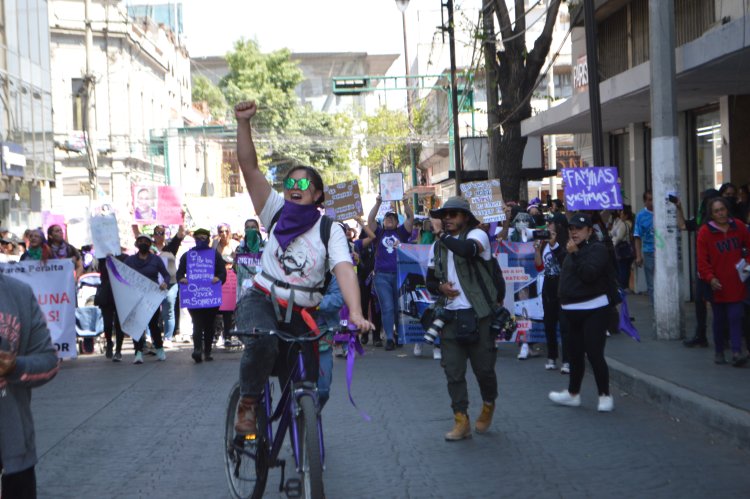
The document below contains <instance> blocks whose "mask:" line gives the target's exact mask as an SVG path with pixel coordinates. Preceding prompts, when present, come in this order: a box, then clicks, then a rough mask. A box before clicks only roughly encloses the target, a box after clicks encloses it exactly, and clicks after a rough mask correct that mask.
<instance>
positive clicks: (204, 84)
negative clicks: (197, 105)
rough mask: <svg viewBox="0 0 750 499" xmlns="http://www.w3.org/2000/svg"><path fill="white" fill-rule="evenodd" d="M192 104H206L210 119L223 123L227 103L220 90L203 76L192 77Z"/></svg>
mask: <svg viewBox="0 0 750 499" xmlns="http://www.w3.org/2000/svg"><path fill="white" fill-rule="evenodd" d="M193 102H206V103H207V104H208V109H209V112H210V113H211V118H213V119H214V120H217V121H223V120H224V119H225V117H226V114H227V101H226V99H224V94H223V93H222V92H221V89H220V88H219V87H217V86H216V85H214V84H213V83H211V80H209V79H208V78H206V77H205V76H203V75H195V76H193Z"/></svg>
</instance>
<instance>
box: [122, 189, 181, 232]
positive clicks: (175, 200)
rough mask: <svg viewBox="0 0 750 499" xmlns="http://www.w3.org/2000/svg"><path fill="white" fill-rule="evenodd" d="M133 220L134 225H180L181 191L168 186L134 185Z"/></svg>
mask: <svg viewBox="0 0 750 499" xmlns="http://www.w3.org/2000/svg"><path fill="white" fill-rule="evenodd" d="M133 218H134V221H135V223H138V224H141V225H146V224H155V223H160V224H164V225H181V224H182V222H183V216H182V194H181V191H180V190H179V189H178V188H177V187H173V186H168V185H160V186H155V185H134V186H133Z"/></svg>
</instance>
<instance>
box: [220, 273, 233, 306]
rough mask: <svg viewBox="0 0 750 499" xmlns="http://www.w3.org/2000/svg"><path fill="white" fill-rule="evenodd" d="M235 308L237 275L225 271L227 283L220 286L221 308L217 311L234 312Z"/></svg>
mask: <svg viewBox="0 0 750 499" xmlns="http://www.w3.org/2000/svg"><path fill="white" fill-rule="evenodd" d="M235 308H237V274H235V273H234V270H232V269H227V281H226V282H225V283H224V284H223V285H222V286H221V306H220V307H219V310H221V311H222V312H223V311H234V309H235Z"/></svg>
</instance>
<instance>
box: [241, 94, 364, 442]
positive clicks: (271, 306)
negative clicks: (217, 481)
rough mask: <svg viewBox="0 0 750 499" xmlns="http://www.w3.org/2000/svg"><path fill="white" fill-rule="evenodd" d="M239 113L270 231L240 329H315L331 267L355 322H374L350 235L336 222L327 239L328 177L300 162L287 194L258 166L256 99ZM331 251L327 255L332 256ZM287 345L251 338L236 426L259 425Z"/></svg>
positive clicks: (251, 188) (249, 175)
mask: <svg viewBox="0 0 750 499" xmlns="http://www.w3.org/2000/svg"><path fill="white" fill-rule="evenodd" d="M234 110H235V117H236V118H237V159H238V160H239V164H240V168H241V169H242V175H243V177H244V179H245V184H247V188H248V192H249V193H250V199H251V200H252V202H253V206H254V207H255V212H256V213H258V214H259V215H260V220H261V223H262V224H263V225H264V226H266V227H267V228H268V230H269V236H268V241H267V242H266V247H265V251H264V252H263V255H262V257H261V268H262V269H263V270H262V272H261V273H259V274H258V275H256V276H255V283H254V286H253V288H252V289H251V290H250V292H248V293H246V294H245V295H244V296H243V297H242V299H241V300H240V302H239V304H238V305H237V311H236V316H235V322H236V325H237V329H238V330H241V331H242V330H249V329H252V328H261V329H283V330H285V331H289V332H291V333H293V334H296V335H301V334H305V333H306V332H307V331H310V330H315V329H316V327H315V321H314V319H313V318H312V316H311V315H310V311H311V310H312V309H314V308H315V307H316V306H317V305H318V304H319V303H320V301H321V299H322V297H323V294H322V291H323V289H322V288H323V286H324V281H325V274H326V270H327V268H330V269H331V270H332V272H333V274H334V275H335V276H336V279H337V280H338V283H339V286H340V287H341V291H342V293H343V295H344V302H345V303H346V305H347V306H348V307H349V322H350V323H352V324H353V325H355V326H356V327H357V328H358V329H360V330H361V331H369V330H370V329H372V324H370V323H369V322H368V321H367V320H365V318H364V317H363V316H362V307H361V304H360V296H359V283H358V281H357V275H356V274H355V272H354V266H353V265H352V261H351V256H350V254H349V245H348V243H347V240H346V234H345V233H344V231H343V230H340V228H339V226H338V225H337V224H333V226H332V227H331V228H330V229H331V230H330V236H329V238H328V245H327V247H326V245H325V244H324V243H323V240H322V238H321V233H322V231H321V222H322V220H321V212H320V209H319V206H320V205H321V204H322V203H323V199H324V195H325V194H324V187H323V180H322V179H321V177H320V174H318V172H317V171H315V169H314V168H312V167H309V166H296V167H294V168H292V169H291V170H290V171H289V172H288V173H287V175H286V177H285V178H284V195H283V196H282V195H281V194H279V193H278V192H276V191H274V190H273V189H272V188H271V185H270V184H269V183H268V181H267V180H266V177H265V175H264V174H263V173H262V172H261V171H260V169H259V168H258V157H257V154H256V151H255V144H254V143H253V138H252V130H251V127H250V119H251V118H252V117H253V116H255V113H256V111H257V106H256V104H255V102H241V103H239V104H237V105H236V106H235V108H234ZM326 256H327V257H328V259H327V260H328V261H327V262H326ZM288 348H289V347H288V345H287V344H286V343H284V342H281V343H280V342H279V341H278V339H277V338H276V337H274V336H263V337H253V338H249V339H247V340H245V351H244V354H243V356H242V361H241V362H240V394H241V399H240V403H239V406H238V408H237V423H236V425H235V430H236V431H237V433H240V434H244V435H251V434H254V433H255V431H256V422H255V421H256V418H255V411H256V408H257V406H258V399H259V398H260V396H261V392H262V391H263V387H264V385H265V383H266V380H267V379H268V377H269V376H270V375H271V372H272V371H273V370H274V365H276V363H277V360H278V361H280V364H279V365H278V366H277V367H278V373H279V375H280V378H281V379H280V381H281V383H282V385H283V384H284V383H285V381H286V378H287V377H288V373H289V366H287V365H286V361H287V360H288V359H287V358H288V355H286V350H287V349H288ZM304 348H309V350H308V351H307V352H305V359H306V361H307V362H306V366H305V372H306V373H307V376H308V378H309V379H308V380H309V381H316V380H317V375H318V367H317V359H316V358H315V355H314V354H313V353H312V345H310V344H307V345H305V346H304Z"/></svg>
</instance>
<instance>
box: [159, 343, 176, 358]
mask: <svg viewBox="0 0 750 499" xmlns="http://www.w3.org/2000/svg"><path fill="white" fill-rule="evenodd" d="M164 348H168V349H172V348H174V343H172V340H164ZM157 355H158V354H157Z"/></svg>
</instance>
